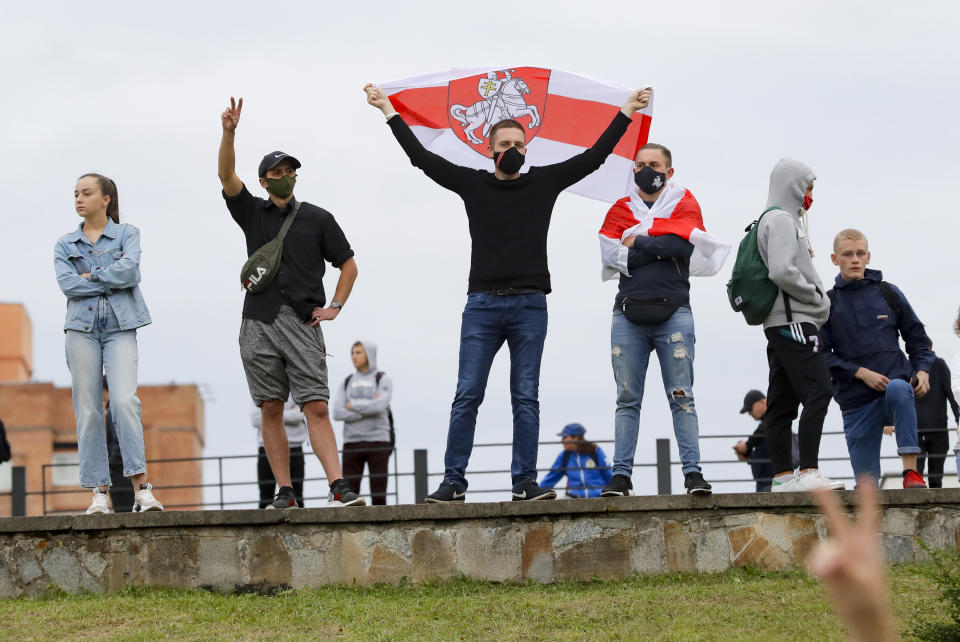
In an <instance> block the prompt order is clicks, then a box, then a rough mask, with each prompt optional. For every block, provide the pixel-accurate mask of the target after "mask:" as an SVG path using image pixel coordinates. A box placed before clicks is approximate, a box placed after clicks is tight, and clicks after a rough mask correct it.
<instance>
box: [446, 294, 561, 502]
mask: <svg viewBox="0 0 960 642" xmlns="http://www.w3.org/2000/svg"><path fill="white" fill-rule="evenodd" d="M546 336H547V297H546V295H545V294H542V293H536V294H508V295H504V296H498V295H496V294H482V293H479V292H474V293H471V294H469V295H467V305H466V307H465V308H464V309H463V321H462V322H461V325H460V372H459V375H458V377H457V392H456V395H455V396H454V399H453V407H452V408H451V409H450V429H449V431H448V432H447V450H446V454H445V455H444V467H445V470H444V477H445V479H446V480H447V481H449V482H453V483H456V484H457V485H459V486H462V487H463V488H466V487H467V479H466V476H465V475H466V471H467V463H468V462H469V461H470V453H471V452H472V451H473V438H474V433H475V431H476V427H477V410H478V409H479V408H480V404H481V402H483V396H484V393H485V391H486V388H487V377H488V376H489V374H490V366H491V365H492V364H493V358H494V357H495V356H496V354H497V352H498V351H499V350H500V347H501V346H502V345H503V343H504V342H506V343H507V347H508V348H509V349H510V401H511V404H512V406H513V461H512V463H511V464H510V476H511V479H512V483H513V486H514V487H516V486H517V485H518V484H519V483H520V482H522V481H524V480H526V479H530V480H533V481H536V479H537V442H538V441H539V440H540V398H539V395H540V359H541V357H543V341H544V339H546Z"/></svg>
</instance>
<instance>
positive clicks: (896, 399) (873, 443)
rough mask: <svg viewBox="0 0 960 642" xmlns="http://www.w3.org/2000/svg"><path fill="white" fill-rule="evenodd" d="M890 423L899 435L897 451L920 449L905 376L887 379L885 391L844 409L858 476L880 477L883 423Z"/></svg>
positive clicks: (844, 426) (915, 414) (846, 435)
mask: <svg viewBox="0 0 960 642" xmlns="http://www.w3.org/2000/svg"><path fill="white" fill-rule="evenodd" d="M890 425H892V426H895V428H896V429H895V430H894V433H893V434H894V435H895V436H896V438H897V453H898V454H900V455H911V454H916V453H919V452H920V446H919V445H918V443H917V410H916V407H915V406H914V403H913V388H911V387H910V384H909V383H907V382H906V381H904V380H903V379H894V380H893V381H891V382H890V383H888V384H887V390H886V392H884V393H883V395H881V396H879V397H877V398H876V399H874V400H873V401H871V402H869V403H865V404H863V405H862V406H859V407H857V408H852V409H849V410H844V411H843V434H844V436H845V437H846V439H847V450H849V451H850V464H851V466H853V474H854V475H855V476H857V477H859V476H860V475H872V476H873V478H874V479H877V480H879V479H880V441H881V439H883V427H884V426H890Z"/></svg>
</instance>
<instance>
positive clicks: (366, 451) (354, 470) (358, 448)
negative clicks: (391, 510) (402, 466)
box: [343, 441, 393, 506]
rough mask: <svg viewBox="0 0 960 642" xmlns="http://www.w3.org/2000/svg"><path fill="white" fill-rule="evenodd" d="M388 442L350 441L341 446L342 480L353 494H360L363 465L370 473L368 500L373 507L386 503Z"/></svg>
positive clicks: (388, 470)
mask: <svg viewBox="0 0 960 642" xmlns="http://www.w3.org/2000/svg"><path fill="white" fill-rule="evenodd" d="M392 452H393V446H391V445H390V442H389V441H351V442H349V443H345V444H344V445H343V478H344V479H346V480H347V483H348V484H350V488H352V489H353V492H355V493H357V494H358V495H359V494H360V480H361V479H362V478H363V465H364V464H366V465H367V468H368V469H369V471H370V499H371V500H372V503H373V505H374V506H384V505H386V503H387V479H388V475H389V474H390V469H389V464H390V454H391V453H392Z"/></svg>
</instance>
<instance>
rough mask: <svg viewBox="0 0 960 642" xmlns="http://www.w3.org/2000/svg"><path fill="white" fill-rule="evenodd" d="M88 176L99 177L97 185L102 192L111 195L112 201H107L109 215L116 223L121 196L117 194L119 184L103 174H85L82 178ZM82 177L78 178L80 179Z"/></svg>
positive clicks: (118, 220) (117, 221) (118, 217)
mask: <svg viewBox="0 0 960 642" xmlns="http://www.w3.org/2000/svg"><path fill="white" fill-rule="evenodd" d="M88 176H89V177H90V178H95V179H97V185H99V186H100V193H101V194H103V195H104V196H109V197H110V202H109V203H107V216H109V217H110V218H111V219H112V220H113V222H114V223H119V222H120V198H119V197H118V196H117V184H116V183H114V182H113V180H111V179H109V178H107V177H106V176H104V175H103V174H94V173H90V174H84V175H83V176H81V177H80V178H87V177H88ZM80 178H78V179H77V180H80Z"/></svg>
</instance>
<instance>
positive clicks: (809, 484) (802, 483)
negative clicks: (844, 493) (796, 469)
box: [797, 468, 844, 490]
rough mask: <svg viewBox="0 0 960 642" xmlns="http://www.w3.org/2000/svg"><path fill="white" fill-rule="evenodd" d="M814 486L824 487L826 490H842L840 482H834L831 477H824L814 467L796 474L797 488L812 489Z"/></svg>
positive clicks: (842, 486)
mask: <svg viewBox="0 0 960 642" xmlns="http://www.w3.org/2000/svg"><path fill="white" fill-rule="evenodd" d="M814 488H824V489H826V490H843V488H844V485H843V483H842V482H835V481H833V480H832V479H829V478H827V477H824V476H823V475H822V474H820V471H819V470H817V469H816V468H814V469H813V470H808V471H807V472H805V473H800V474H799V475H798V476H797V490H813V489H814Z"/></svg>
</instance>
